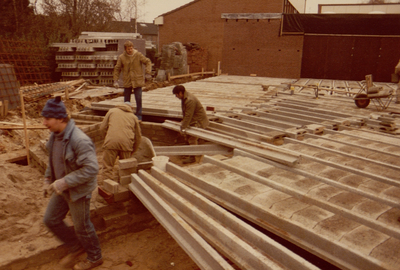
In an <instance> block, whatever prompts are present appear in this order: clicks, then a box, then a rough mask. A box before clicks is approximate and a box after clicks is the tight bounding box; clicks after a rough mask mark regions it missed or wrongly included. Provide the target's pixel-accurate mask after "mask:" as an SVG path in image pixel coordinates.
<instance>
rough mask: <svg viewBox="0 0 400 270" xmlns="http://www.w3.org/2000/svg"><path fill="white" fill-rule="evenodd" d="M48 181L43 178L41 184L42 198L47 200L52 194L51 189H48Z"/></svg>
mask: <svg viewBox="0 0 400 270" xmlns="http://www.w3.org/2000/svg"><path fill="white" fill-rule="evenodd" d="M50 185H51V184H50V179H49V178H45V179H44V182H43V197H45V198H47V197H50V196H51V194H53V189H51V188H50Z"/></svg>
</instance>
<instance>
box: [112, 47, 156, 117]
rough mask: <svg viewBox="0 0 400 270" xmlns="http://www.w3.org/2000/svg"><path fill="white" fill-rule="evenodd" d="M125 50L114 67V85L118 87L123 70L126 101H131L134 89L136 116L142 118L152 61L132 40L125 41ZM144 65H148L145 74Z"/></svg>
mask: <svg viewBox="0 0 400 270" xmlns="http://www.w3.org/2000/svg"><path fill="white" fill-rule="evenodd" d="M124 46H125V51H124V53H122V54H121V55H120V56H119V57H118V61H117V64H116V65H115V67H114V87H116V88H118V87H119V84H118V80H119V76H120V75H121V72H122V79H123V87H124V102H126V101H128V102H131V95H132V89H133V93H134V95H135V101H136V116H137V118H138V119H139V120H140V121H141V120H142V87H143V86H144V84H145V78H146V80H151V61H150V59H149V58H147V57H146V56H144V55H143V54H141V53H140V52H138V51H137V50H135V49H134V47H133V43H132V42H131V41H129V40H128V41H126V42H125V43H124ZM143 65H145V66H146V69H145V73H146V75H145V76H143Z"/></svg>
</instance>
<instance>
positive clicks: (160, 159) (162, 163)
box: [152, 156, 169, 172]
mask: <svg viewBox="0 0 400 270" xmlns="http://www.w3.org/2000/svg"><path fill="white" fill-rule="evenodd" d="M152 160H153V165H154V166H156V167H157V168H159V169H160V170H162V171H163V172H165V171H167V162H168V161H169V157H166V156H155V157H153V158H152Z"/></svg>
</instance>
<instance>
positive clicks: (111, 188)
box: [102, 158, 138, 203]
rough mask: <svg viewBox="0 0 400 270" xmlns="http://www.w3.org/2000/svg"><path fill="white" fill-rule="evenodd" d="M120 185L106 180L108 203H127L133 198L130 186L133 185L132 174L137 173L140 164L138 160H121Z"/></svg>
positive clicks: (105, 188)
mask: <svg viewBox="0 0 400 270" xmlns="http://www.w3.org/2000/svg"><path fill="white" fill-rule="evenodd" d="M118 165H119V183H118V182H116V181H113V180H110V179H106V180H104V186H103V188H104V190H105V191H106V192H108V194H105V195H106V196H107V198H106V197H105V196H104V194H102V195H103V197H105V199H106V201H107V202H108V203H113V202H121V201H127V200H129V199H130V198H131V191H130V190H129V188H128V185H129V184H130V183H131V181H132V180H131V179H132V176H131V174H133V173H137V170H138V162H137V160H136V158H128V159H121V160H119V164H118Z"/></svg>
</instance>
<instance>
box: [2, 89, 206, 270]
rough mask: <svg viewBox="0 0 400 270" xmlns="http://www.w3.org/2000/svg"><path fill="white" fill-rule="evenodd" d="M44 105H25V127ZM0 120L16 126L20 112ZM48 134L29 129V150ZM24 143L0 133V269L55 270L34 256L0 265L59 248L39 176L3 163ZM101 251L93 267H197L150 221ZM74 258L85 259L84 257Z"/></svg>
mask: <svg viewBox="0 0 400 270" xmlns="http://www.w3.org/2000/svg"><path fill="white" fill-rule="evenodd" d="M161 86H164V85H161ZM155 88H157V87H155ZM46 101H47V99H43V100H40V101H37V102H32V103H29V104H26V123H27V125H39V124H41V121H42V118H41V117H40V112H41V110H42V108H43V106H44V104H45V102H46ZM94 101H99V100H98V99H97V100H90V99H87V100H78V101H76V100H72V101H71V100H70V101H67V102H66V105H67V108H68V110H69V111H70V112H78V111H80V110H82V109H83V108H84V107H90V104H91V102H94ZM0 122H8V123H10V122H11V123H19V124H21V123H22V122H23V121H22V114H21V110H20V109H16V110H12V111H9V113H8V115H7V116H6V117H3V118H0ZM49 134H50V133H49V131H48V130H45V129H42V130H39V129H35V130H29V131H28V138H29V145H30V146H31V147H32V146H34V145H36V144H38V143H39V142H40V141H41V140H46V139H47V138H48V137H49ZM25 145H26V143H25V134H24V131H23V130H22V129H20V130H17V129H15V130H5V129H3V130H2V129H0V270H1V269H13V270H18V269H27V270H34V269H36V270H45V269H59V268H57V263H58V261H59V257H57V256H54V260H52V261H51V262H47V263H44V264H43V263H42V262H43V261H49V258H46V260H43V259H41V257H40V256H37V259H36V261H35V262H33V264H36V265H37V266H34V267H29V266H27V262H24V261H22V262H21V263H18V264H14V265H13V267H12V268H9V267H3V266H4V265H6V264H7V263H6V262H10V261H13V260H14V259H15V258H16V257H26V258H29V257H30V255H31V254H40V252H41V251H43V252H45V251H46V247H48V246H57V245H59V244H57V243H59V242H58V240H56V239H55V237H54V236H53V235H52V234H51V233H50V232H49V231H48V230H47V228H46V227H45V226H44V224H43V222H42V219H43V214H44V211H45V208H46V205H47V202H48V198H44V197H43V191H42V179H43V175H42V174H41V173H40V171H39V170H38V169H37V168H35V167H33V166H32V165H26V164H22V165H20V164H17V163H10V162H7V160H9V159H10V158H14V157H17V156H22V155H26V152H27V151H26V148H25ZM100 158H101V156H100V157H99V159H100ZM100 165H101V164H100ZM101 247H102V251H103V257H104V264H103V265H102V266H100V267H98V268H96V269H113V270H123V269H140V270H147V269H157V270H160V269H175V270H180V269H182V270H183V269H185V270H186V269H189V270H190V269H199V268H198V267H197V266H196V264H195V263H194V262H193V261H192V260H191V259H190V257H189V256H188V255H187V254H186V253H185V252H184V251H183V249H182V248H180V246H179V245H178V244H177V243H176V242H175V240H174V239H173V238H172V237H171V236H170V235H169V234H168V232H167V231H166V230H165V229H164V228H163V227H162V226H161V225H160V224H159V223H158V222H157V221H156V220H155V219H154V220H153V221H151V222H150V225H149V226H148V227H146V228H142V229H141V230H140V231H136V232H132V233H126V234H124V235H120V236H116V237H114V238H111V239H103V240H101ZM47 249H48V248H47ZM63 252H64V251H63ZM56 254H59V253H56ZM53 255H54V254H53ZM80 259H82V260H83V259H85V256H84V255H82V256H81V257H80ZM31 265H32V262H31Z"/></svg>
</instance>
